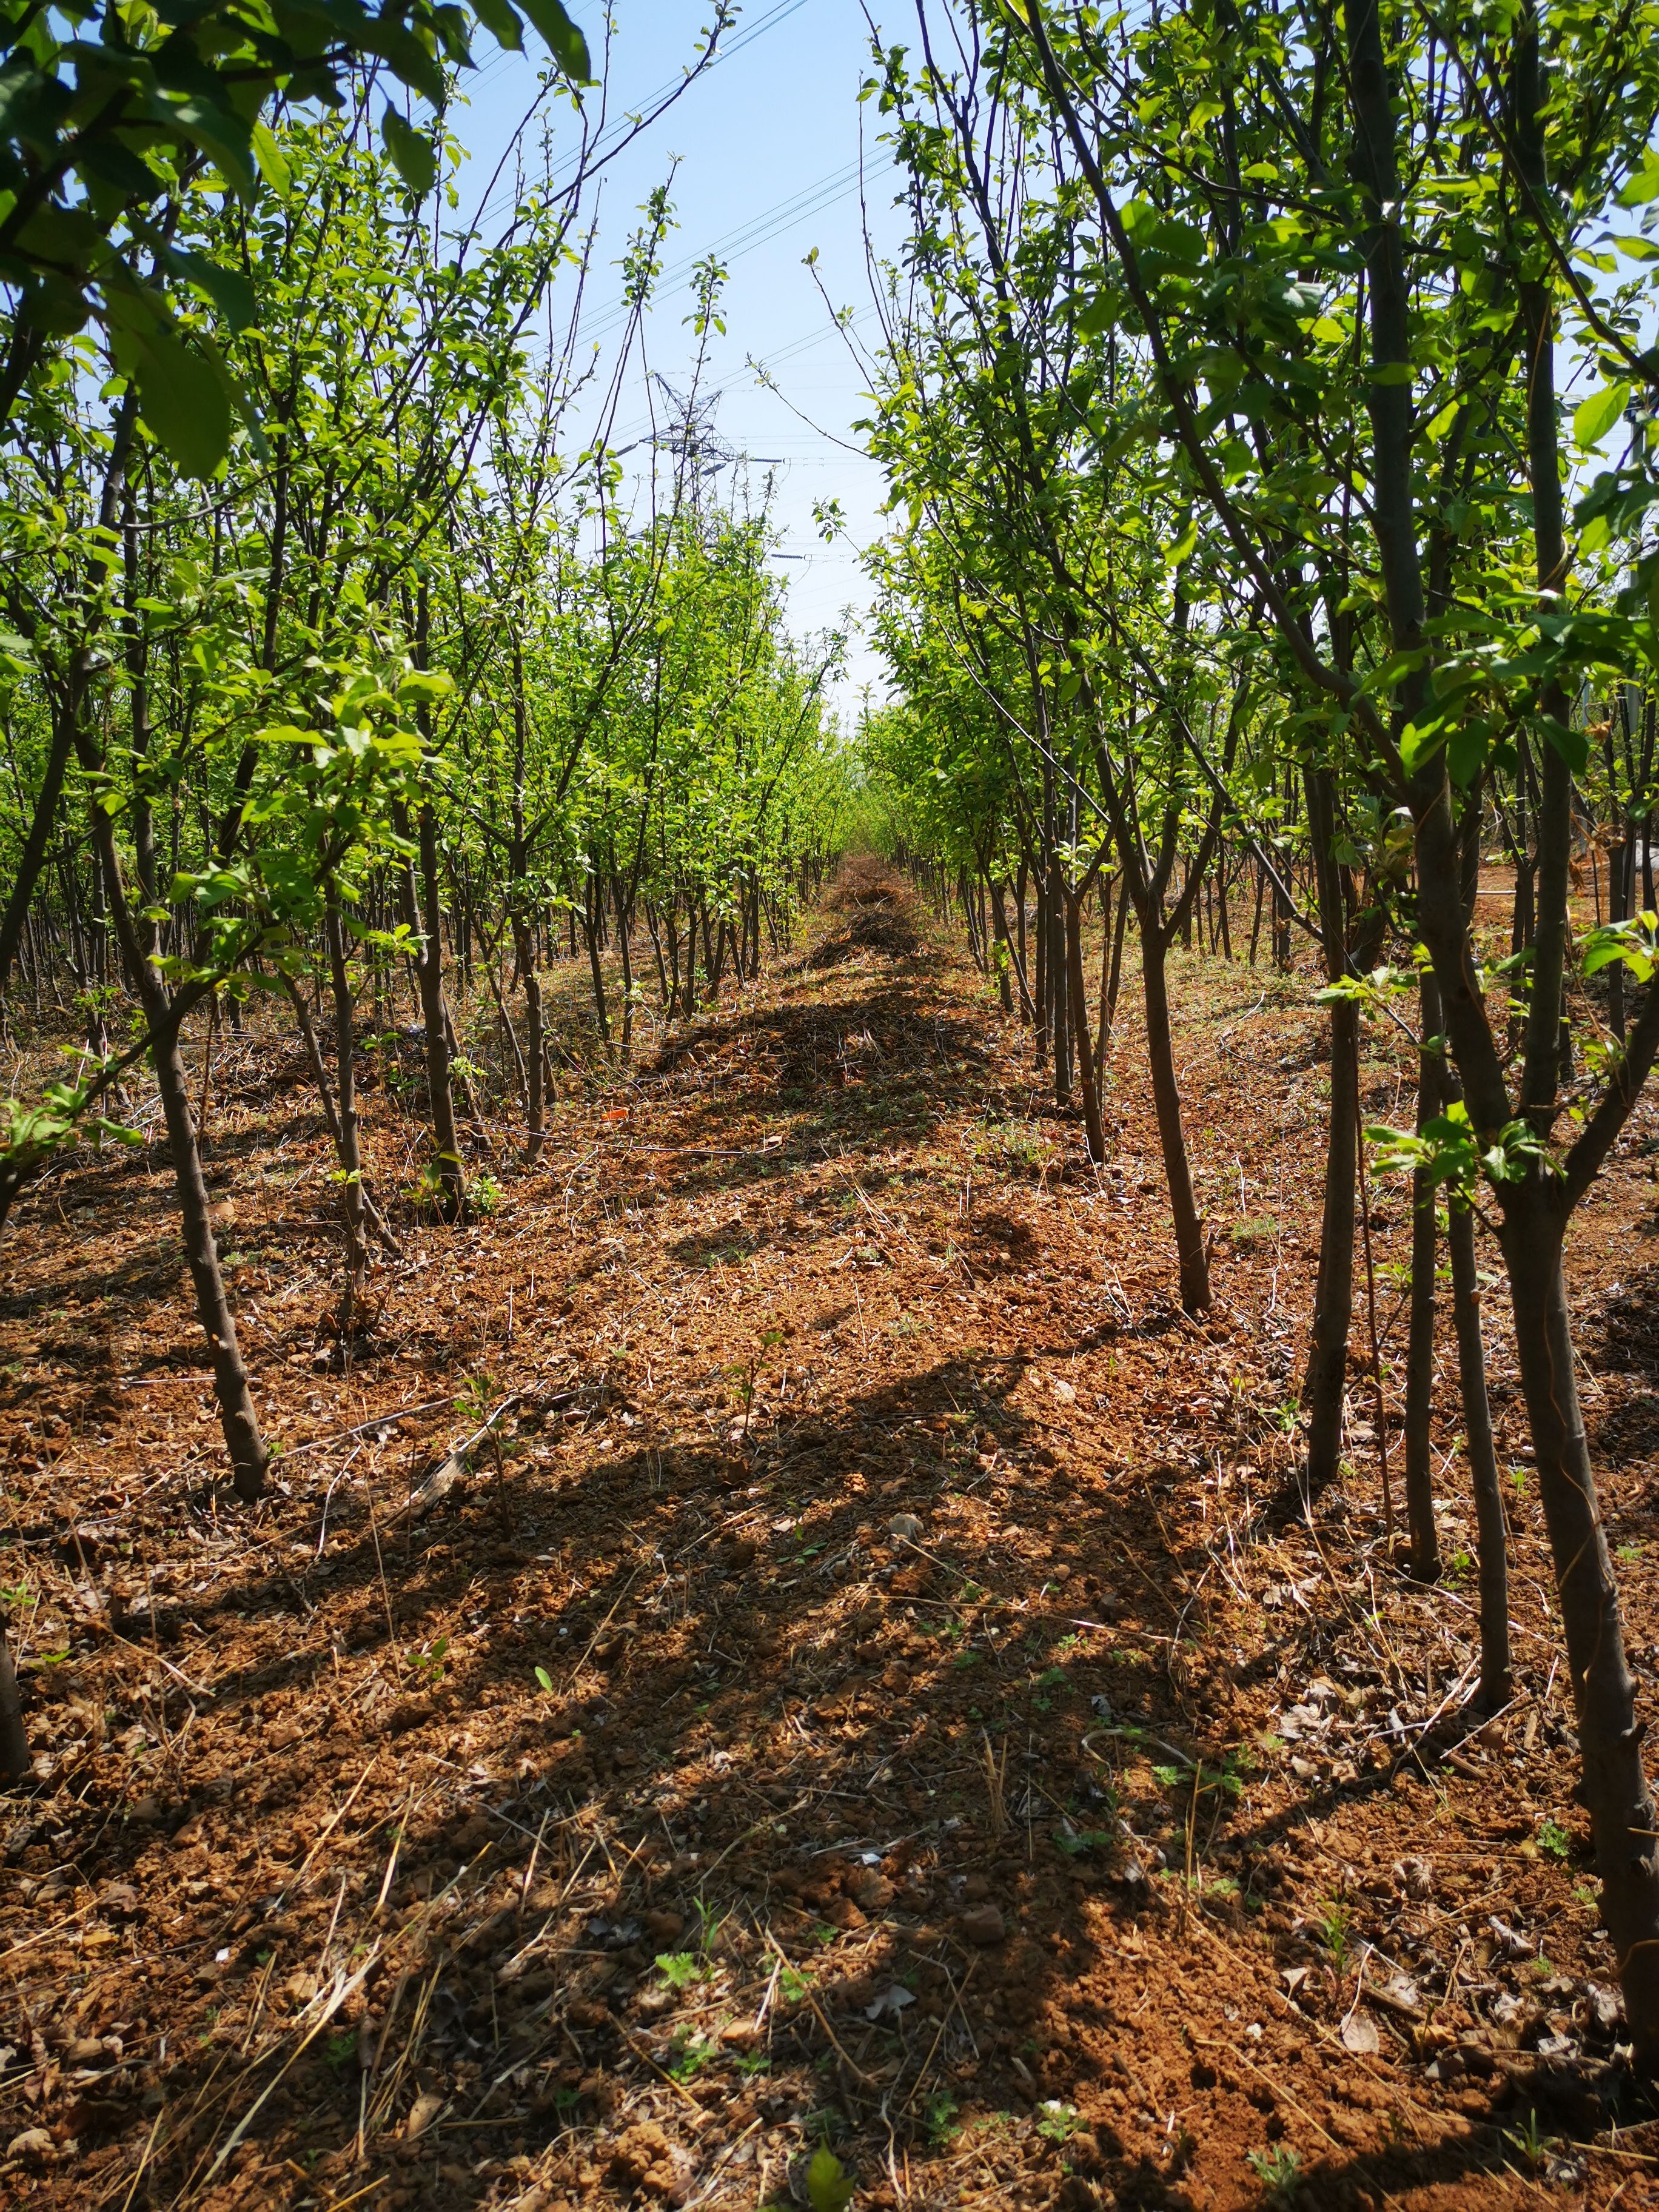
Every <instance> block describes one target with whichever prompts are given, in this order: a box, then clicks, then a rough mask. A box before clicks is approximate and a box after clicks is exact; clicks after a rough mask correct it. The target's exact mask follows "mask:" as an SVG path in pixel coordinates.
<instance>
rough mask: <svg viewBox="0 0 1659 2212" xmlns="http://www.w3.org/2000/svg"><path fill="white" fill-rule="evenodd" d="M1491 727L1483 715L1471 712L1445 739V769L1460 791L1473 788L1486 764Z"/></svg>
mask: <svg viewBox="0 0 1659 2212" xmlns="http://www.w3.org/2000/svg"><path fill="white" fill-rule="evenodd" d="M1490 735H1491V728H1490V726H1489V725H1488V723H1487V722H1486V719H1485V717H1484V716H1483V715H1480V714H1472V715H1471V716H1470V717H1469V719H1468V721H1466V722H1462V723H1460V724H1459V725H1458V726H1457V728H1456V729H1455V730H1454V731H1453V732H1451V735H1450V736H1449V738H1447V740H1446V770H1447V773H1448V775H1449V776H1450V777H1451V780H1452V781H1453V782H1454V783H1455V785H1456V786H1457V787H1458V789H1459V790H1460V791H1468V790H1470V789H1472V788H1473V787H1474V782H1475V781H1476V779H1477V778H1478V777H1479V775H1480V771H1481V769H1483V768H1484V767H1485V766H1486V740H1487V738H1488V737H1489V736H1490Z"/></svg>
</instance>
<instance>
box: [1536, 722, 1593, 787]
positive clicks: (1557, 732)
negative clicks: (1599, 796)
mask: <svg viewBox="0 0 1659 2212" xmlns="http://www.w3.org/2000/svg"><path fill="white" fill-rule="evenodd" d="M1537 720H1538V726H1539V728H1540V730H1541V731H1542V732H1543V734H1544V736H1545V738H1547V741H1548V742H1549V744H1551V745H1553V747H1554V749H1555V750H1556V751H1557V752H1558V753H1559V754H1560V756H1561V757H1562V759H1563V760H1564V761H1565V763H1566V764H1567V766H1568V767H1569V768H1570V769H1571V770H1572V772H1573V774H1574V775H1583V773H1584V770H1585V769H1587V768H1588V767H1589V738H1588V737H1586V735H1585V734H1584V732H1583V730H1575V729H1574V728H1573V727H1572V726H1571V723H1570V722H1563V721H1559V720H1557V718H1556V717H1555V716H1554V715H1553V714H1540V715H1539V716H1538V718H1537Z"/></svg>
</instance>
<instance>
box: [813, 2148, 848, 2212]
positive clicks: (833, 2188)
mask: <svg viewBox="0 0 1659 2212" xmlns="http://www.w3.org/2000/svg"><path fill="white" fill-rule="evenodd" d="M853 2186H854V2185H853V2182H852V2179H851V2178H850V2176H849V2175H848V2173H847V2172H845V2171H844V2169H843V2168H842V2162H841V2160H839V2159H838V2158H837V2157H836V2154H835V2153H834V2151H832V2150H831V2149H830V2148H829V2146H828V2144H825V2143H820V2144H819V2146H818V2148H817V2150H815V2151H814V2152H813V2154H812V2163H811V2166H808V2167H807V2169H806V2201H807V2203H809V2204H810V2205H811V2208H812V2212H846V2208H847V2206H848V2203H850V2201H851V2199H852V2195H853Z"/></svg>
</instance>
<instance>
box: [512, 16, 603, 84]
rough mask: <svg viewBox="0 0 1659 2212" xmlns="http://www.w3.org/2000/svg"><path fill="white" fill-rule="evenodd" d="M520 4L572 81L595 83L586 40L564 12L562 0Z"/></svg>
mask: <svg viewBox="0 0 1659 2212" xmlns="http://www.w3.org/2000/svg"><path fill="white" fill-rule="evenodd" d="M521 4H522V6H523V9H524V12H525V14H526V15H528V16H529V18H530V20H531V21H532V23H533V24H534V25H535V27H536V28H537V29H538V31H539V32H540V33H541V34H542V37H543V38H544V40H546V42H547V50H548V52H550V54H551V55H552V57H553V58H554V60H555V61H556V63H557V64H558V65H559V67H560V69H561V70H562V72H563V73H564V75H565V76H568V78H569V80H570V82H571V83H572V84H592V82H593V69H592V64H591V63H590V62H589V60H588V58H587V41H586V39H585V38H583V36H582V34H581V33H580V31H579V30H578V29H577V28H576V26H575V25H574V23H573V22H572V21H571V20H570V18H569V16H568V15H566V14H565V12H564V9H563V8H562V6H561V5H560V4H559V0H521Z"/></svg>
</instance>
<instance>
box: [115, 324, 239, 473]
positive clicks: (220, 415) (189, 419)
mask: <svg viewBox="0 0 1659 2212" xmlns="http://www.w3.org/2000/svg"><path fill="white" fill-rule="evenodd" d="M134 342H135V343H136V346H137V353H138V361H137V369H136V374H137V380H138V406H139V411H140V413H141V414H142V416H143V420H144V421H145V422H147V423H148V424H149V428H150V429H151V430H152V431H153V432H154V433H155V436H156V438H157V439H158V440H159V441H161V445H162V447H164V448H165V450H166V452H167V456H168V458H169V459H171V460H172V461H173V462H174V463H175V465H177V466H178V467H179V469H180V470H181V471H183V473H184V474H185V476H187V477H210V476H211V475H212V474H213V471H215V469H216V468H217V467H218V465H219V464H220V462H221V461H222V460H223V459H224V458H225V455H226V454H227V453H228V452H229V450H230V395H229V393H228V392H227V391H226V390H225V386H224V380H223V379H222V377H221V375H220V374H219V371H218V369H217V368H216V366H215V364H214V363H213V362H210V361H209V360H208V359H207V358H206V356H204V355H203V354H201V353H199V352H197V349H195V347H193V346H187V345H183V344H181V343H179V340H178V338H177V337H174V336H173V334H172V333H171V332H170V331H162V330H154V331H144V332H143V333H135V340H134Z"/></svg>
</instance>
